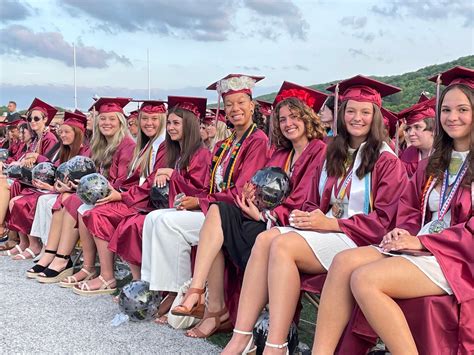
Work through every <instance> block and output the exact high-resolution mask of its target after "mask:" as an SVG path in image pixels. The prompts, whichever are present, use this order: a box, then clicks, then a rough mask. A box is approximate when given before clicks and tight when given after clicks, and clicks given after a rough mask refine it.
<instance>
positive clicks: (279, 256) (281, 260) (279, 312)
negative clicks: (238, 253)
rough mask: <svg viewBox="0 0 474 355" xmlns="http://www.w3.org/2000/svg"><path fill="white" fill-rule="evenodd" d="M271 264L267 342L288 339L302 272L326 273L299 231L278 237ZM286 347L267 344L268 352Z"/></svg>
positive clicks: (278, 342)
mask: <svg viewBox="0 0 474 355" xmlns="http://www.w3.org/2000/svg"><path fill="white" fill-rule="evenodd" d="M269 260H270V261H269V265H268V299H269V305H270V327H269V330H268V338H267V341H268V342H269V343H272V344H283V343H285V342H286V339H287V335H288V330H289V328H290V325H291V322H292V320H293V317H294V315H295V310H296V306H297V305H298V300H299V298H300V293H301V291H300V287H301V286H300V271H301V272H304V273H308V274H322V273H325V272H326V269H325V268H324V267H323V266H322V265H321V263H320V262H319V260H318V259H317V258H316V256H315V255H314V253H313V250H312V249H311V248H310V246H309V245H308V243H307V242H306V240H305V239H304V238H303V237H301V236H300V235H299V234H297V233H295V232H290V233H287V234H285V235H281V236H279V237H277V238H276V239H275V240H274V241H273V242H272V246H271V251H270V259H269ZM286 350H287V349H286V348H284V349H275V348H270V347H268V346H267V347H265V350H264V353H265V354H280V353H284V352H286Z"/></svg>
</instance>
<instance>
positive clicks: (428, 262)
mask: <svg viewBox="0 0 474 355" xmlns="http://www.w3.org/2000/svg"><path fill="white" fill-rule="evenodd" d="M431 223H432V221H431V222H428V223H426V224H425V225H424V226H423V228H422V229H421V230H420V231H419V232H418V235H422V234H427V233H429V227H430V225H431ZM448 225H449V224H448ZM374 247H375V246H374ZM375 248H376V249H378V250H379V251H380V252H381V253H382V254H385V255H388V256H401V257H402V258H405V259H407V260H408V261H410V262H411V263H412V264H413V265H415V266H416V267H417V268H418V269H420V270H421V272H423V273H424V274H425V275H426V276H427V277H428V278H429V279H430V280H431V281H433V283H434V284H435V285H437V286H438V287H439V288H441V289H442V290H443V291H444V292H446V293H447V294H448V295H452V294H453V290H452V289H451V286H450V285H449V282H448V280H446V277H445V276H444V274H443V270H441V267H440V266H439V263H438V260H436V258H435V257H434V256H433V255H429V256H414V255H398V254H391V253H390V252H383V251H382V249H380V248H378V247H375Z"/></svg>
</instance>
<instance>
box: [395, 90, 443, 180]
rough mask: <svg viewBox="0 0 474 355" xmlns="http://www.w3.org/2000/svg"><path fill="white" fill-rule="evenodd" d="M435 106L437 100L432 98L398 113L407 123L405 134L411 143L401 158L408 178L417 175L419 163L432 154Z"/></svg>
mask: <svg viewBox="0 0 474 355" xmlns="http://www.w3.org/2000/svg"><path fill="white" fill-rule="evenodd" d="M435 105H436V98H432V99H428V100H425V101H422V102H420V103H417V104H415V105H413V106H411V107H409V108H407V109H405V110H403V111H401V112H399V113H398V117H399V119H404V120H405V122H406V128H405V132H406V134H407V135H408V139H409V140H410V143H411V145H410V146H409V147H408V148H407V149H405V151H404V152H403V153H402V155H401V156H400V160H401V161H402V162H403V165H404V166H405V169H406V171H407V174H408V177H412V175H413V174H414V173H415V171H416V168H417V166H418V162H419V161H420V160H423V159H425V158H427V157H428V156H430V154H431V153H432V150H433V137H434V128H435V120H434V117H435Z"/></svg>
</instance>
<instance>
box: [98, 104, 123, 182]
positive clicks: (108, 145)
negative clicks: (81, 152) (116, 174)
mask: <svg viewBox="0 0 474 355" xmlns="http://www.w3.org/2000/svg"><path fill="white" fill-rule="evenodd" d="M115 116H116V117H117V118H118V120H119V122H120V128H119V130H118V132H117V133H116V134H115V135H114V137H113V138H112V140H111V141H110V142H107V139H106V138H105V136H104V135H103V134H102V133H101V132H100V129H99V122H100V119H99V117H100V115H99V116H98V117H95V118H94V126H93V134H92V139H91V144H90V145H91V152H92V154H91V158H92V160H93V161H94V163H95V165H96V167H101V168H102V174H103V175H104V176H106V177H108V175H109V168H110V165H111V164H112V157H113V155H114V153H115V151H116V150H117V147H118V146H119V145H120V143H122V140H123V139H124V138H125V137H126V136H127V135H128V128H127V121H126V119H125V115H124V114H123V113H120V112H115Z"/></svg>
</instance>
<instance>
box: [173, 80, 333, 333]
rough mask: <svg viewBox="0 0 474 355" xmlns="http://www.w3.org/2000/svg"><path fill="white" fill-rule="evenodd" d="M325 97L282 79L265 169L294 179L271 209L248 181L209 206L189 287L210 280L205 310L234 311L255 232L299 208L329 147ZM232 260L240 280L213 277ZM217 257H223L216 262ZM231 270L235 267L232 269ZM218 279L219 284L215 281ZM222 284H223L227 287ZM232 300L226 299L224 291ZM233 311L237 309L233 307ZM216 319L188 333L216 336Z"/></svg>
mask: <svg viewBox="0 0 474 355" xmlns="http://www.w3.org/2000/svg"><path fill="white" fill-rule="evenodd" d="M326 98H327V95H326V94H323V93H321V92H319V91H316V90H312V89H309V88H306V87H303V86H299V85H296V84H293V83H289V82H284V83H283V85H282V87H281V88H280V91H279V93H278V95H277V96H276V98H275V102H274V106H275V113H274V115H275V116H274V119H273V120H271V121H270V122H269V123H270V124H272V125H273V126H272V129H271V131H272V132H273V136H272V142H273V144H274V145H275V147H276V148H277V150H276V151H275V152H274V153H273V155H272V157H271V158H270V160H269V161H268V162H267V163H266V166H267V167H279V168H281V169H283V170H284V171H285V172H286V173H287V174H288V176H289V177H290V182H291V187H292V190H291V193H290V194H289V196H288V197H287V198H286V199H284V200H283V202H282V203H281V204H280V205H279V206H277V207H275V208H274V209H272V210H266V211H259V210H258V208H257V207H256V206H255V204H254V203H253V194H254V191H253V188H252V187H251V185H250V184H249V185H247V188H246V189H245V191H244V193H243V195H242V197H241V196H239V197H238V198H237V199H236V201H234V202H233V203H227V202H216V203H214V204H213V205H212V206H211V208H210V209H209V211H208V213H207V215H206V220H205V222H204V225H203V227H202V229H201V233H200V239H199V245H198V250H197V258H196V263H195V268H194V274H193V280H192V282H191V286H190V287H191V290H199V289H203V288H204V286H205V283H206V281H207V280H208V278H209V279H210V280H211V282H209V283H208V295H209V303H208V305H207V312H206V313H211V312H215V311H216V310H219V309H220V308H222V306H221V304H222V303H225V304H227V305H228V306H229V307H230V308H229V310H230V311H231V312H232V311H233V308H232V307H233V306H235V304H236V302H235V300H238V297H239V292H238V290H239V289H240V280H241V276H242V274H243V271H244V270H245V265H246V264H247V261H248V258H249V256H250V252H251V250H252V246H253V244H254V242H255V239H256V238H257V236H258V235H259V234H260V233H261V232H263V231H265V230H266V229H267V228H270V227H271V226H272V225H286V224H288V216H289V213H290V212H291V211H292V210H293V209H296V208H301V206H302V205H303V203H304V201H305V197H306V192H307V187H308V184H309V183H310V181H311V178H312V175H313V174H314V172H315V171H316V169H317V167H318V166H320V165H322V163H323V161H324V158H325V153H326V145H325V144H324V142H323V140H322V139H323V138H324V129H323V127H322V125H321V123H320V121H319V117H318V116H317V115H316V113H315V112H318V111H319V109H320V108H321V106H322V104H323V102H324V101H325V100H326ZM225 259H226V261H227V262H228V266H227V273H228V274H230V273H233V274H235V273H236V271H238V272H239V274H240V278H238V279H235V278H232V280H229V282H228V283H227V285H224V278H222V279H221V280H218V279H217V278H216V277H215V276H214V275H224V271H223V270H218V269H219V268H222V269H223V268H224V260H225ZM216 260H220V261H219V262H216ZM229 269H231V270H229ZM218 281H220V285H216V282H218ZM222 285H224V288H225V290H224V288H223V286H222ZM223 291H225V292H226V293H227V296H228V297H227V298H228V299H230V302H224V292H223ZM198 301H199V298H198V295H197V294H196V293H193V292H192V291H191V292H189V293H188V295H187V296H186V298H185V300H184V301H183V303H182V305H180V306H178V307H176V308H175V309H173V310H172V313H173V314H178V315H186V314H189V313H190V309H192V308H195V303H197V302H198ZM234 311H235V310H234ZM213 326H216V325H215V324H213V322H212V321H209V320H207V321H205V320H203V322H202V323H201V324H198V325H197V326H196V327H195V328H194V329H192V330H191V331H189V332H188V335H189V336H192V337H208V336H210V335H211V334H212V332H213V331H212V327H213Z"/></svg>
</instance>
